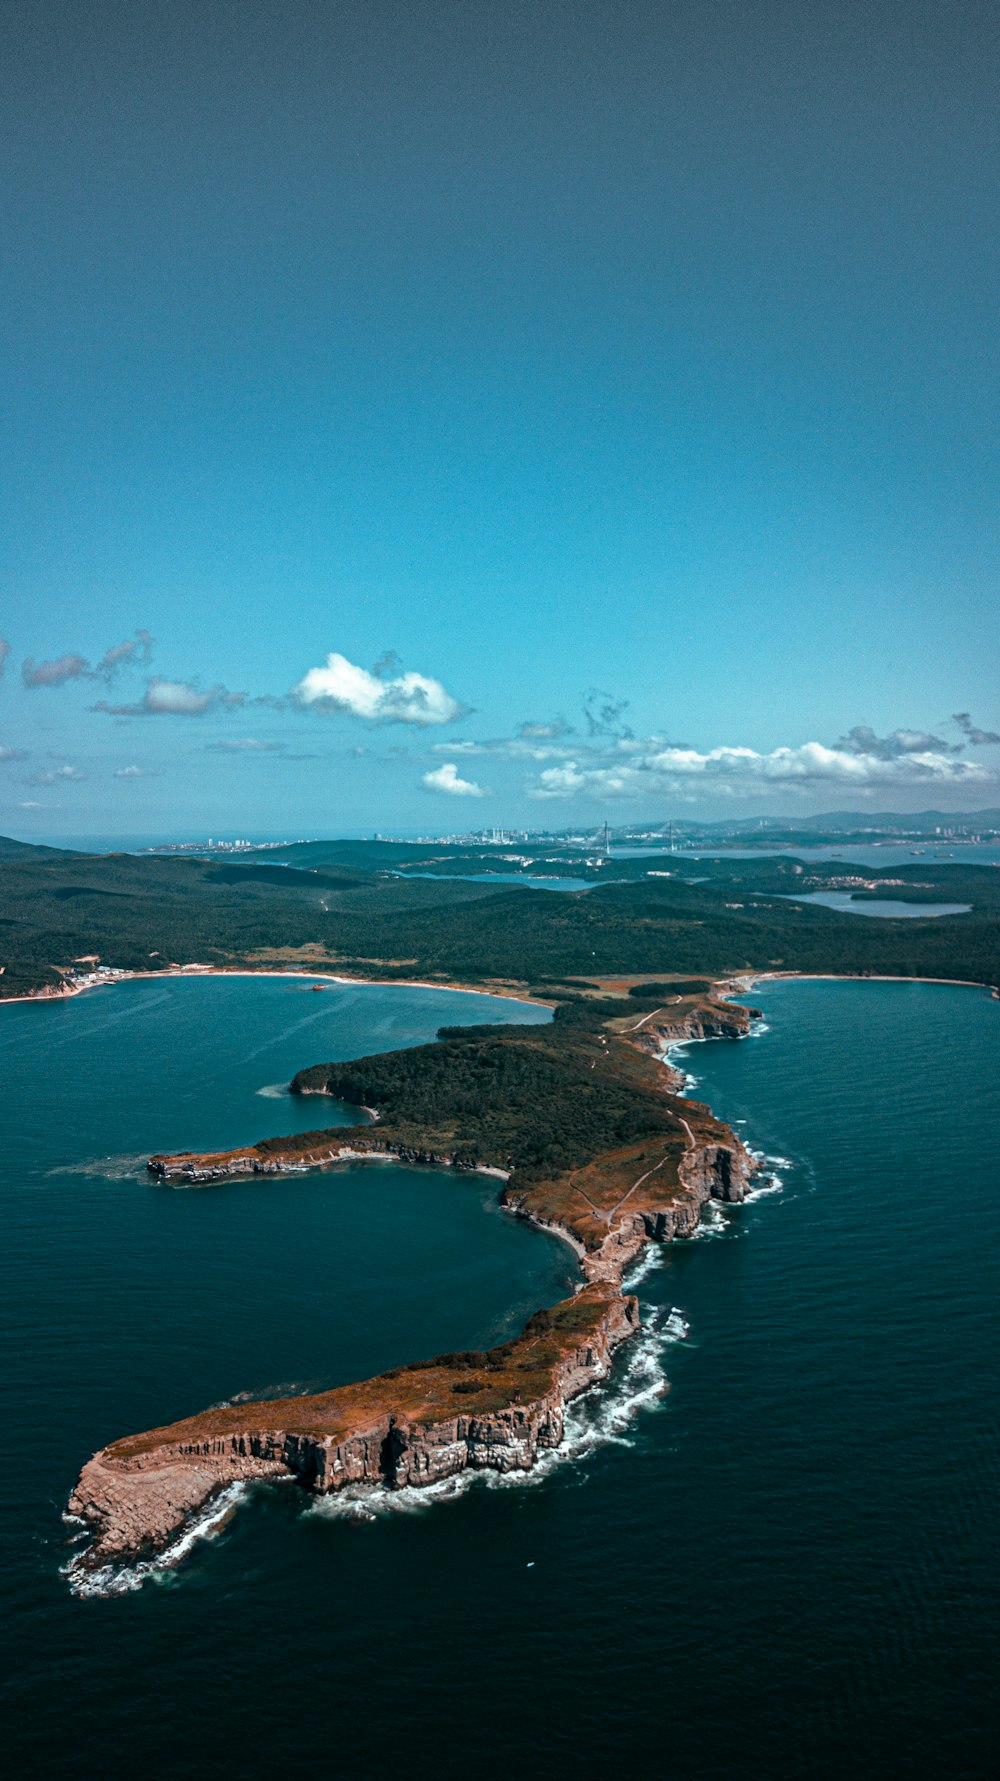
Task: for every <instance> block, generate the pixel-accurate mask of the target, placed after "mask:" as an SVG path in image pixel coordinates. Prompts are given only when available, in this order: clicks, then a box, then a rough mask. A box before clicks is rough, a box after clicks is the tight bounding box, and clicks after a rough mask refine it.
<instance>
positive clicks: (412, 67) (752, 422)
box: [0, 0, 1000, 840]
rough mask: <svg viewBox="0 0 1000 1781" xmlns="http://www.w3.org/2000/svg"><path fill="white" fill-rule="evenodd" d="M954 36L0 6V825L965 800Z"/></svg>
mask: <svg viewBox="0 0 1000 1781" xmlns="http://www.w3.org/2000/svg"><path fill="white" fill-rule="evenodd" d="M995 35H996V33H995V20H993V19H991V17H990V16H989V14H988V13H987V12H985V11H984V10H983V9H981V8H978V7H974V6H970V5H967V4H963V3H958V4H955V3H952V4H948V5H946V4H944V3H943V0H942V3H940V4H939V3H937V0H929V3H928V4H927V5H922V6H920V7H913V6H903V5H896V4H892V3H889V0H885V3H880V4H876V5H875V6H872V5H871V4H869V5H861V4H854V3H853V0H831V4H829V5H823V6H820V7H818V8H810V9H805V8H791V7H783V6H780V5H777V6H769V5H768V6H760V7H751V8H747V7H745V6H742V5H737V4H735V0H733V3H727V0H721V3H720V4H719V5H718V6H716V7H713V8H705V7H702V6H696V5H694V4H692V3H687V0H684V3H677V4H673V5H664V4H662V0H659V3H656V4H654V3H652V0H630V3H627V4H625V5H621V4H614V3H612V0H606V3H605V0H594V3H592V4H586V5H580V4H575V5H569V4H561V3H560V0H553V4H551V5H547V6H545V7H538V6H537V5H528V4H522V3H521V0H508V3H507V4H505V5H504V6H502V7H490V6H486V7H483V8H469V7H467V6H464V5H460V4H458V3H457V0H455V3H454V4H451V3H446V0H441V3H440V4H433V5H429V6H427V7H420V8H413V7H409V6H406V5H402V4H398V5H397V4H393V3H392V0H387V3H386V4H385V5H381V6H379V7H377V8H373V7H372V6H370V5H367V4H366V5H354V4H349V3H345V4H325V5H324V4H319V3H318V0H316V3H315V4H313V3H311V0H301V3H298V4H292V5H290V6H282V7H273V6H269V5H256V4H253V5H249V6H247V7H240V8H235V7H231V6H229V5H225V4H222V3H221V0H208V3H207V4H204V5H198V6H195V5H187V4H183V3H181V4H178V5H175V6H171V7H169V8H165V9H161V10H158V11H157V10H150V9H138V10H137V9H135V8H134V7H133V6H132V5H130V4H126V0H97V3H96V4H94V5H92V6H88V7H86V8H71V7H66V6H65V5H60V4H55V3H54V0H39V3H38V4H36V5H34V6H31V7H26V6H12V7H10V8H8V9H6V11H5V14H4V18H3V21H2V24H0V40H2V48H3V65H4V68H5V74H4V77H3V79H4V96H5V101H6V102H5V105H4V108H3V110H4V122H3V124H2V126H0V128H2V133H3V142H4V150H3V152H4V155H5V166H6V180H5V186H6V190H7V193H8V197H9V203H8V217H7V225H6V243H5V246H6V271H5V274H4V286H3V289H4V295H3V299H2V300H3V305H4V315H5V329H4V344H3V347H2V349H0V354H2V358H0V363H2V374H3V378H4V385H5V396H6V399H5V404H4V408H5V418H4V421H3V433H2V437H3V444H4V452H5V475H4V495H3V531H4V536H5V545H4V550H3V559H2V581H0V637H2V639H3V640H4V642H3V643H0V672H2V679H0V832H4V833H8V834H12V835H15V836H17V837H19V838H23V839H29V840H30V839H33V838H45V839H55V838H59V837H64V838H66V839H68V840H69V839H72V838H73V837H74V836H86V835H96V834H102V835H109V836H115V835H121V836H122V838H123V839H128V838H131V837H138V836H142V837H149V836H151V835H156V834H162V835H163V836H164V837H165V838H166V837H178V836H185V835H197V834H203V835H208V834H210V833H218V834H226V833H228V834H255V835H264V834H268V833H272V834H276V833H297V832H302V833H313V834H335V833H347V832H355V833H357V832H365V833H367V832H371V831H373V830H375V829H381V830H382V831H384V832H396V833H404V832H409V833H419V832H447V831H460V830H463V829H466V828H473V827H480V826H487V827H492V826H513V827H518V828H525V827H530V828H535V827H540V826H545V825H551V826H552V827H567V826H570V825H581V826H587V827H590V828H593V829H596V828H597V827H598V826H599V824H600V823H602V822H603V821H604V820H605V819H607V820H608V821H610V822H611V823H612V824H613V825H618V824H622V823H626V822H633V823H643V822H648V823H658V822H662V821H666V820H668V819H669V818H670V817H671V816H673V817H675V818H681V819H683V818H684V817H685V816H692V817H696V818H699V819H701V818H715V817H721V816H723V815H725V814H732V815H733V816H734V817H736V816H748V815H751V814H753V813H755V812H757V811H760V812H762V813H764V814H766V815H772V816H773V815H776V814H779V813H781V812H788V813H789V814H794V815H799V816H801V815H803V814H805V813H807V812H809V811H815V812H822V811H828V810H831V809H837V808H840V809H844V808H865V807H871V808H872V809H873V810H879V809H881V810H884V809H897V810H900V811H902V812H906V811H908V810H910V811H913V810H919V809H925V808H928V807H935V808H941V809H943V810H945V811H948V810H963V811H964V810H974V809H977V808H989V807H995V806H997V805H998V804H1000V703H998V694H997V686H998V675H997V647H996V617H995V615H996V611H997V609H998V605H1000V600H998V592H1000V590H998V554H997V537H998V535H1000V528H998V524H997V521H998V518H1000V515H998V512H997V507H998V500H997V491H998V486H1000V483H998V477H997V469H998V465H997V437H996V426H995V416H996V413H997V411H998V406H1000V404H998V396H1000V390H998V387H997V386H998V382H1000V377H998V371H1000V354H998V349H997V341H996V332H995V315H996V311H997V297H998V292H997V280H996V264H995V214H994V211H995V191H996V189H997V183H998V174H1000V168H998V165H997V160H998V156H997V144H996V136H995V129H994V106H995V95H994V92H993V72H992V71H993V67H994V65H995V48H996V44H995ZM4 643H5V644H6V645H7V647H6V648H5V647H4Z"/></svg>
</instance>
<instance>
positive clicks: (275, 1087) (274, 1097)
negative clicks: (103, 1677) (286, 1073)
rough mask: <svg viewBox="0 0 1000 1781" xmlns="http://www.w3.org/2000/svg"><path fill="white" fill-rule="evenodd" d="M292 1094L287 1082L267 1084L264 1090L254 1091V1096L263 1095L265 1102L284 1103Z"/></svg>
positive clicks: (257, 1089)
mask: <svg viewBox="0 0 1000 1781" xmlns="http://www.w3.org/2000/svg"><path fill="white" fill-rule="evenodd" d="M291 1092H292V1091H291V1089H290V1088H289V1086H288V1083H287V1082H265V1084H264V1086H263V1088H256V1089H254V1094H256V1095H263V1097H264V1099H265V1101H283V1100H285V1098H286V1097H287V1096H290V1095H291Z"/></svg>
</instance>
